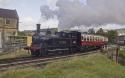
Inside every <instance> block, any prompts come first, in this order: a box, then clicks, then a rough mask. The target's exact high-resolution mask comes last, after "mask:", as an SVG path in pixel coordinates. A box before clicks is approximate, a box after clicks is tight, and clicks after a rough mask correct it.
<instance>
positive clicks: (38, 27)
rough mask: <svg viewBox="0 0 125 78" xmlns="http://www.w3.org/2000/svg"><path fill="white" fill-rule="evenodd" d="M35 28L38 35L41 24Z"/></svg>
mask: <svg viewBox="0 0 125 78" xmlns="http://www.w3.org/2000/svg"><path fill="white" fill-rule="evenodd" d="M36 26H37V33H38V34H39V33H40V26H41V24H36Z"/></svg>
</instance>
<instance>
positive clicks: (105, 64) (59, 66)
mask: <svg viewBox="0 0 125 78" xmlns="http://www.w3.org/2000/svg"><path fill="white" fill-rule="evenodd" d="M0 78H125V67H123V66H120V65H119V64H116V63H114V62H112V61H110V60H109V59H108V58H106V57H105V56H103V55H101V54H93V55H89V56H86V57H74V58H72V59H71V60H67V61H61V60H60V61H58V62H55V63H52V64H49V65H47V66H46V67H45V68H41V69H40V68H26V69H21V70H14V69H13V70H9V71H7V72H3V73H0Z"/></svg>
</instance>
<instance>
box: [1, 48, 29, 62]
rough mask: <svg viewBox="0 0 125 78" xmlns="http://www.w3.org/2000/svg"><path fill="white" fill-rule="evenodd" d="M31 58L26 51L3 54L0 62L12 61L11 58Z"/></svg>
mask: <svg viewBox="0 0 125 78" xmlns="http://www.w3.org/2000/svg"><path fill="white" fill-rule="evenodd" d="M26 56H30V54H29V53H28V52H26V51H25V50H18V51H16V52H9V53H7V54H1V55H0V60H2V59H11V58H19V57H26Z"/></svg>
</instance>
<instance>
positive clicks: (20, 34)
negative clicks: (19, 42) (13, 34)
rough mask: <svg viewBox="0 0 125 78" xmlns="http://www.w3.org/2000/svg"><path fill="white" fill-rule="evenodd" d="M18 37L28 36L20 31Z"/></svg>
mask: <svg viewBox="0 0 125 78" xmlns="http://www.w3.org/2000/svg"><path fill="white" fill-rule="evenodd" d="M18 35H19V36H26V34H25V33H24V32H21V31H18Z"/></svg>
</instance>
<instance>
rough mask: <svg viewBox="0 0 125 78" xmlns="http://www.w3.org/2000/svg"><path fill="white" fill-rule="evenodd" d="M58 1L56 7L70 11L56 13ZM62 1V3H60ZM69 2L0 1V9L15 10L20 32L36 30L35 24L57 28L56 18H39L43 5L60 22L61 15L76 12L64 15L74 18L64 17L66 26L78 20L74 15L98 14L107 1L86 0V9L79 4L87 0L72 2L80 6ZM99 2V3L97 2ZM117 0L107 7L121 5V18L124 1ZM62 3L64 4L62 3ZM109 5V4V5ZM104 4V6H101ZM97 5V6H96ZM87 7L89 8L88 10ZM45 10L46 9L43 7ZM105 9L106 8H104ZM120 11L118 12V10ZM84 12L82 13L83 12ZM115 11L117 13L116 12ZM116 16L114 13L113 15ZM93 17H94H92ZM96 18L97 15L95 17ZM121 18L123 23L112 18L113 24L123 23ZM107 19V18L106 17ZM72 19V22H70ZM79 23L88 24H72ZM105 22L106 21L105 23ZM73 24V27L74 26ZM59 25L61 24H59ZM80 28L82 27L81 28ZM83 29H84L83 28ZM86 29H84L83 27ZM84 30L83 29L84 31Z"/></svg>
mask: <svg viewBox="0 0 125 78" xmlns="http://www.w3.org/2000/svg"><path fill="white" fill-rule="evenodd" d="M57 1H58V6H59V7H60V8H61V7H67V8H70V10H71V11H70V10H69V9H68V10H66V9H65V8H61V9H60V11H58V10H57V11H56V9H58V8H57V7H56V2H57ZM61 1H62V2H61ZM69 1H73V0H0V8H6V9H16V10H17V12H18V15H19V17H20V24H19V25H20V27H19V28H20V30H32V29H36V26H35V24H36V23H41V24H42V26H41V28H55V27H57V26H58V24H60V22H59V21H58V20H57V18H56V17H54V18H49V19H47V20H45V19H43V18H42V17H41V11H40V7H41V6H44V5H47V6H49V9H51V10H55V12H57V14H56V15H57V16H58V18H59V19H60V21H62V20H63V17H64V14H63V13H69V12H72V13H73V12H76V13H75V14H71V13H70V14H69V15H68V14H66V15H68V16H69V17H70V16H75V17H74V18H69V17H68V18H67V17H64V19H66V20H67V19H70V20H71V21H69V20H68V21H65V20H64V21H63V24H64V25H65V24H66V25H68V24H69V22H71V23H73V20H78V19H79V18H78V15H76V14H83V15H80V18H81V16H84V17H87V15H86V14H90V15H88V16H89V17H90V16H92V15H93V14H91V13H93V12H94V13H95V14H96V13H98V12H100V10H102V9H103V8H105V7H106V6H107V5H105V4H104V3H107V2H106V1H109V0H88V2H89V6H87V8H86V7H84V6H80V5H81V3H82V4H84V5H86V1H87V0H74V1H77V2H78V1H80V4H79V2H78V3H77V2H69ZM99 1H100V2H99ZM112 1H114V2H116V3H113V4H114V5H113V6H112V5H111V4H112ZM118 1H119V0H111V1H109V4H108V7H109V8H112V7H115V6H116V7H118V6H117V4H119V5H121V7H119V8H118V11H120V10H122V11H121V15H123V16H125V15H124V12H125V10H124V7H123V6H124V5H123V6H122V4H124V3H125V1H124V0H120V1H121V2H120V3H119V2H118ZM63 2H64V3H63ZM65 2H69V4H70V5H67V3H65ZM98 3H99V4H100V3H102V4H101V5H98ZM110 3H111V4H110ZM103 4H104V5H103ZM72 5H74V6H72ZM96 5H97V6H96ZM75 7H76V8H80V11H79V10H78V9H74V8H75ZM88 7H89V8H88ZM93 7H94V9H96V10H97V9H99V11H98V10H97V11H96V10H95V11H94V9H93ZM98 7H103V8H98ZM45 8H46V7H45ZM106 8H107V7H106ZM49 9H48V11H47V10H46V9H44V8H43V10H45V11H43V12H49V11H50V10H49ZM119 9H120V10H119ZM90 10H91V11H90ZM106 10H107V11H105V9H104V12H102V13H105V14H107V13H108V11H109V10H110V9H106ZM114 10H115V11H117V9H114ZM83 11H84V12H83ZM118 11H117V12H118ZM50 12H52V11H50ZM50 12H49V13H48V14H50ZM60 12H62V13H60ZM112 12H113V11H112V10H111V12H110V13H111V15H112V14H114V13H112ZM58 13H60V14H58ZM102 13H99V14H102ZM115 14H116V13H115ZM115 14H114V16H117V14H116V15H115ZM94 16H95V15H94ZM96 16H97V15H96ZM98 16H99V18H103V17H100V15H98ZM101 16H104V15H101ZM118 16H119V13H118ZM123 16H120V17H122V19H121V20H123V21H121V20H120V21H119V18H118V17H115V18H117V19H116V20H115V19H114V18H113V22H115V21H118V23H119V22H120V23H124V21H125V20H124V17H123ZM84 17H82V18H84ZM108 17H109V16H108ZM111 17H113V15H112V16H111ZM104 18H105V17H104ZM109 18H110V17H109ZM109 18H108V19H109ZM72 19H73V20H72ZM87 19H88V17H87ZM97 19H98V18H96V20H97ZM89 20H91V21H90V23H91V22H92V23H93V22H94V23H95V22H97V23H98V22H99V23H100V19H99V20H97V21H95V19H92V18H91V17H90V19H89ZM110 21H112V20H110V19H109V21H108V22H110ZM79 22H82V23H84V22H88V20H87V21H86V19H80V20H78V21H76V22H74V23H75V24H77V23H79ZM106 22H107V21H106ZM82 23H79V24H82ZM75 24H73V25H74V26H75ZM60 25H61V24H60ZM92 27H94V26H92ZM101 27H103V28H106V29H110V28H111V29H113V28H125V26H123V25H122V26H121V25H116V24H107V25H101ZM81 28H82V27H81ZM83 28H84V27H83ZM85 28H86V27H85ZM85 28H84V29H85ZM95 28H97V27H95Z"/></svg>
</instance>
